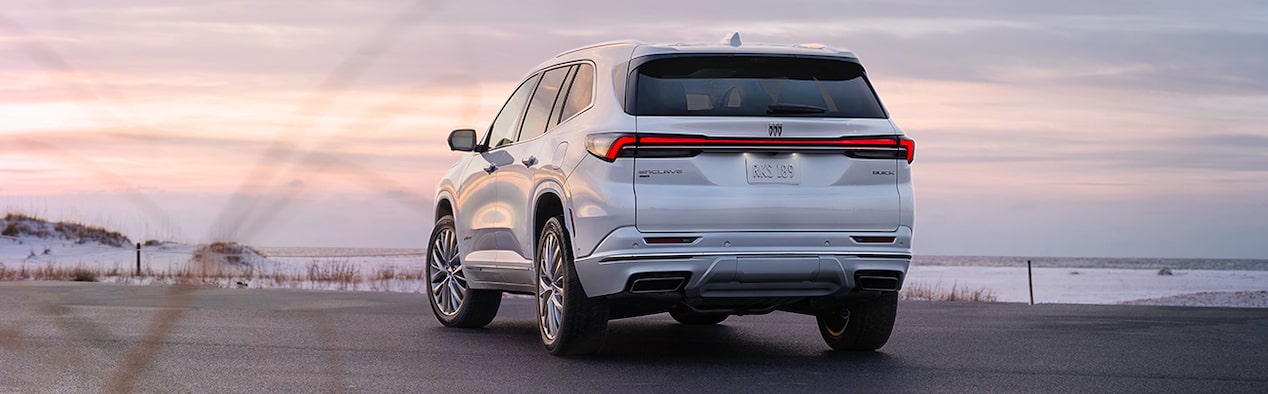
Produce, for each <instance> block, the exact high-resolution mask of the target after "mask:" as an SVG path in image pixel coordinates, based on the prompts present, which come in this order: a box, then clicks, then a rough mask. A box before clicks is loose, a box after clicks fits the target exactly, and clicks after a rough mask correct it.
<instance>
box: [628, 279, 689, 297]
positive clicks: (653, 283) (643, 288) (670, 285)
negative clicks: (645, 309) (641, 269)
mask: <svg viewBox="0 0 1268 394" xmlns="http://www.w3.org/2000/svg"><path fill="white" fill-rule="evenodd" d="M684 282H686V278H683V277H681V276H676V277H661V278H639V279H635V280H634V281H633V282H631V283H630V293H633V294H645V293H667V292H671V291H678V289H679V288H681V287H682V284H683V283H684Z"/></svg>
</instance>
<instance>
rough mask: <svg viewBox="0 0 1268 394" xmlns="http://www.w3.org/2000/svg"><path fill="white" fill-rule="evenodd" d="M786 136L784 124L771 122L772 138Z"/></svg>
mask: <svg viewBox="0 0 1268 394" xmlns="http://www.w3.org/2000/svg"><path fill="white" fill-rule="evenodd" d="M783 134H784V122H770V136H771V137H778V136H780V135H783Z"/></svg>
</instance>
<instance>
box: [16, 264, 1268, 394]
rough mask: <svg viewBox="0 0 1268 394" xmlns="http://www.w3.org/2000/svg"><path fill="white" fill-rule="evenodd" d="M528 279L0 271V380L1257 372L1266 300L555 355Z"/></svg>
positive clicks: (1026, 380)
mask: <svg viewBox="0 0 1268 394" xmlns="http://www.w3.org/2000/svg"><path fill="white" fill-rule="evenodd" d="M531 313H532V304H531V301H529V300H527V299H507V300H504V302H503V306H502V312H501V314H500V315H499V317H498V319H497V320H495V321H494V322H493V324H491V325H490V326H489V327H488V328H485V329H473V330H464V329H447V328H442V327H441V326H440V325H439V324H438V323H436V321H435V319H434V318H433V317H432V315H431V311H430V310H429V309H427V308H426V304H425V303H424V300H423V298H422V296H420V295H410V294H386V293H350V292H306V291H288V290H256V289H184V288H172V287H128V286H116V285H104V284H81V283H67V282H43V283H41V282H6V283H0V392H11V391H19V392H46V391H57V392H65V391H70V392H101V391H131V390H136V391H144V392H186V391H193V392H278V391H299V392H331V391H334V392H341V391H372V392H429V393H430V392H556V391H568V392H572V391H584V392H614V391H615V392H624V391H639V392H650V391H657V392H660V391H670V392H722V391H727V392H759V391H777V392H804V391H811V392H857V391H862V392H980V391H991V392H1193V391H1198V392H1259V393H1264V392H1268V310H1264V309H1231V308H1185V307H1153V306H1091V305H1039V306H1029V305H1023V304H972V303H949V302H904V303H902V304H901V305H900V306H899V320H898V324H897V327H896V329H895V332H894V335H893V337H892V338H891V339H890V343H889V345H887V346H886V347H885V348H883V349H882V350H881V351H880V352H876V353H865V354H845V353H835V352H830V351H828V348H827V347H826V346H825V345H824V344H823V343H822V341H821V339H820V338H819V337H818V332H817V331H816V330H815V328H814V319H812V318H810V317H806V316H799V315H793V314H786V313H773V314H770V315H764V316H743V317H732V318H731V319H730V320H727V321H726V322H725V323H723V324H722V325H719V326H711V327H688V326H680V325H677V324H675V323H674V322H673V320H671V319H669V317H668V316H666V315H659V316H649V317H643V318H635V319H625V320H618V321H614V322H612V323H611V325H610V333H609V335H610V336H609V338H608V346H607V348H606V349H605V350H604V352H603V354H601V355H599V356H593V357H586V358H557V357H552V356H550V355H548V354H546V352H545V351H543V350H542V349H541V347H540V345H539V344H538V342H537V332H536V331H535V330H536V329H535V328H534V326H533V320H532V317H531Z"/></svg>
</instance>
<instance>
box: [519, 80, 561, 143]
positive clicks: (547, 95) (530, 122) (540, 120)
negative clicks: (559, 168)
mask: <svg viewBox="0 0 1268 394" xmlns="http://www.w3.org/2000/svg"><path fill="white" fill-rule="evenodd" d="M571 69H572V67H559V68H556V69H553V70H550V71H547V72H545V73H543V74H542V83H540V84H537V91H536V92H535V93H533V99H532V100H531V101H529V103H528V112H526V113H525V114H524V128H523V130H521V131H520V138H519V141H523V140H526V139H529V138H533V137H536V136H539V135H542V134H545V133H546V128H547V127H548V126H549V125H548V124H547V121H548V120H549V119H550V113H551V110H553V109H555V101H556V98H558V97H559V91H560V90H562V89H560V87H561V86H563V85H564V80H566V79H567V78H566V77H567V76H568V71H570V70H571Z"/></svg>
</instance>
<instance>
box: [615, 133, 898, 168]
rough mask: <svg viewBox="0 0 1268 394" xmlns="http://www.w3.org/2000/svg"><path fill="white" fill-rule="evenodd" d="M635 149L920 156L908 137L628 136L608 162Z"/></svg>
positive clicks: (622, 140)
mask: <svg viewBox="0 0 1268 394" xmlns="http://www.w3.org/2000/svg"><path fill="white" fill-rule="evenodd" d="M632 146H648V147H656V146H674V147H711V146H761V147H772V146H773V147H781V146H782V147H821V148H852V147H863V148H867V147H881V148H898V149H902V150H903V151H905V154H906V159H907V162H908V163H911V162H912V159H914V158H915V155H916V142H915V141H913V140H911V139H909V138H907V137H901V136H899V137H866V138H849V137H843V138H710V137H694V136H672V135H644V136H633V135H626V136H621V137H618V138H616V139H615V140H613V141H612V145H610V146H609V147H608V150H607V151H606V152H604V154H603V156H602V157H603V158H604V159H605V160H607V161H613V160H616V158H617V157H618V156H620V155H621V150H622V149H625V148H627V147H632Z"/></svg>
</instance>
